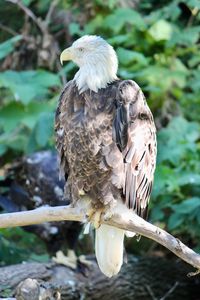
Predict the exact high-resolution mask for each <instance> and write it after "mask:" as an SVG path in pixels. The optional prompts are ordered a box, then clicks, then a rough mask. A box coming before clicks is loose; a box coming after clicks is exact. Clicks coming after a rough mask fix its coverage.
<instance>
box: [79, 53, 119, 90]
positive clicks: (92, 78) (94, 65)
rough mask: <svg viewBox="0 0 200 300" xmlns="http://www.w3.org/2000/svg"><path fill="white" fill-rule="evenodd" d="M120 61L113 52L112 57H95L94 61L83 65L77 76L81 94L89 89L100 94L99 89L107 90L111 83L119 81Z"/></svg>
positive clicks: (102, 55) (102, 54)
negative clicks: (118, 69)
mask: <svg viewBox="0 0 200 300" xmlns="http://www.w3.org/2000/svg"><path fill="white" fill-rule="evenodd" d="M117 68H118V61H117V56H116V54H115V52H114V50H113V53H112V55H110V56H108V57H107V55H104V53H101V55H100V54H98V55H96V56H95V55H94V57H93V60H91V59H90V61H88V62H86V63H85V64H84V65H82V66H81V67H80V69H79V71H78V72H77V73H76V74H75V77H74V79H75V82H76V85H77V87H78V90H79V93H82V92H84V91H86V90H88V89H90V90H92V91H94V92H98V90H99V89H102V88H105V87H106V86H107V85H108V84H109V83H111V82H113V81H115V80H116V79H117Z"/></svg>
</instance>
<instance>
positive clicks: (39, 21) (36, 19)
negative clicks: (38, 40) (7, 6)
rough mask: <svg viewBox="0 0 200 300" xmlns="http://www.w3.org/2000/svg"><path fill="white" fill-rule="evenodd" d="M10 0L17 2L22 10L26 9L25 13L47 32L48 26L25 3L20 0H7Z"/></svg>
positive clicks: (10, 0)
mask: <svg viewBox="0 0 200 300" xmlns="http://www.w3.org/2000/svg"><path fill="white" fill-rule="evenodd" d="M6 1H8V2H11V3H13V4H17V5H18V6H19V7H20V9H21V10H23V11H24V13H25V14H26V15H27V16H28V17H29V18H31V19H32V20H33V22H34V23H35V24H36V25H37V26H38V27H39V29H40V30H41V31H42V33H44V32H45V30H46V26H44V24H43V23H42V21H41V20H40V19H39V18H37V17H36V15H35V14H34V13H33V12H32V11H31V10H30V9H29V8H28V7H26V6H25V5H23V3H22V2H21V1H20V0H6Z"/></svg>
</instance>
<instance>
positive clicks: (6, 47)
mask: <svg viewBox="0 0 200 300" xmlns="http://www.w3.org/2000/svg"><path fill="white" fill-rule="evenodd" d="M21 39H22V36H21V35H17V36H15V37H13V38H11V39H9V40H7V41H6V42H4V43H1V44H0V60H1V59H2V58H4V57H6V56H7V55H8V54H10V53H11V52H12V51H13V50H14V46H15V44H16V43H17V42H18V41H20V40H21Z"/></svg>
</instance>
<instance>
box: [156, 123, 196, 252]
mask: <svg viewBox="0 0 200 300" xmlns="http://www.w3.org/2000/svg"><path fill="white" fill-rule="evenodd" d="M199 138H200V125H199V124H198V123H195V122H188V121H186V120H185V119H183V118H182V117H176V118H174V119H172V121H171V122H170V123H169V125H168V126H167V127H166V128H163V129H162V130H160V132H159V133H158V159H157V161H158V166H157V169H156V174H155V187H154V190H153V197H152V202H153V203H152V206H153V207H155V209H153V210H152V214H151V218H152V220H153V221H154V222H155V221H159V222H163V223H164V224H166V226H167V228H168V230H169V231H171V232H174V233H176V234H179V235H180V234H187V237H188V238H187V239H191V237H192V239H193V241H194V242H195V244H196V246H197V247H198V248H199V249H200V242H199V240H200V232H199V230H198V228H199V226H200V197H199V194H200V174H199V170H200V147H199Z"/></svg>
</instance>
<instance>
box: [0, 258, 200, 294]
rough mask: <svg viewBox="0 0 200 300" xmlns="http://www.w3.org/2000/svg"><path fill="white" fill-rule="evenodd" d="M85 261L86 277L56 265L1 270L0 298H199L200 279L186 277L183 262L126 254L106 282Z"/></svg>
mask: <svg viewBox="0 0 200 300" xmlns="http://www.w3.org/2000/svg"><path fill="white" fill-rule="evenodd" d="M86 259H87V260H88V261H90V262H91V266H90V267H89V268H88V269H86V270H85V271H86V273H85V274H84V273H83V272H81V269H78V270H77V269H76V270H73V269H70V268H69V267H64V266H61V265H57V264H55V263H48V264H44V263H23V264H18V265H13V266H7V267H1V268H0V299H1V296H3V295H5V292H6V294H7V296H8V295H9V296H10V297H11V296H13V297H14V296H15V297H16V299H17V300H19V299H20V300H38V299H41V300H46V299H52V300H58V299H62V300H79V299H87V300H94V299H95V300H101V299H104V300H110V299H118V300H130V299H135V300H147V299H148V300H150V299H151V300H153V299H160V300H161V299H162V300H164V299H169V300H172V299H176V300H184V299H187V300H188V299H190V300H197V299H199V298H198V297H199V293H200V284H199V283H200V278H197V277H195V278H188V277H187V276H186V274H187V273H188V272H190V270H191V267H190V266H188V265H186V264H184V263H183V262H180V261H174V260H172V259H170V260H167V259H165V258H160V257H135V256H133V255H128V257H127V260H128V263H127V264H123V267H122V270H121V272H120V273H119V274H118V275H117V276H115V277H113V278H110V279H109V280H108V278H107V277H106V276H104V275H103V274H102V273H101V272H100V270H99V268H98V266H97V263H96V261H95V259H94V256H87V257H86ZM152 270H153V271H152ZM59 294H60V297H59ZM9 300H10V298H9Z"/></svg>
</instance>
